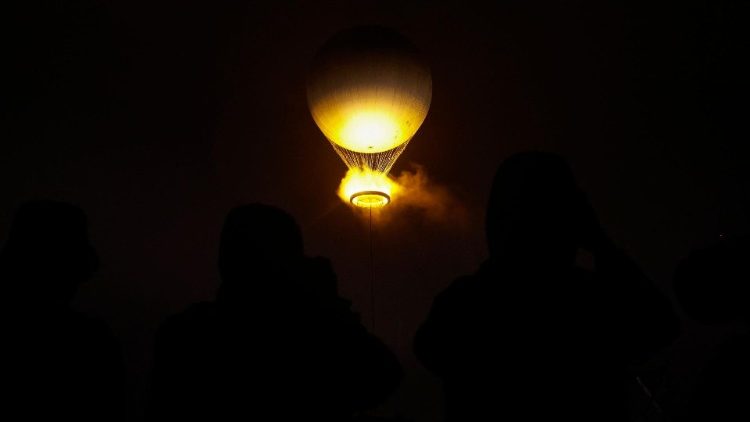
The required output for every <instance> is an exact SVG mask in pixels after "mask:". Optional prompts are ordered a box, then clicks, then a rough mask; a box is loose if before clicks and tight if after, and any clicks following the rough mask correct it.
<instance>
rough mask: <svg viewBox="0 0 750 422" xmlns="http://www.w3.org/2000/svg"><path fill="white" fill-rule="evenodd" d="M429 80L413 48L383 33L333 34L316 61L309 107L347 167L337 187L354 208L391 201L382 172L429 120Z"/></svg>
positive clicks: (373, 28)
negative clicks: (340, 184)
mask: <svg viewBox="0 0 750 422" xmlns="http://www.w3.org/2000/svg"><path fill="white" fill-rule="evenodd" d="M431 99H432V77H431V75H430V69H429V67H428V66H427V65H426V64H425V63H424V61H423V60H422V59H421V57H420V55H419V52H418V51H417V48H416V47H415V46H414V45H413V44H412V43H410V42H409V40H408V39H406V38H405V37H404V36H402V35H401V34H399V33H397V32H395V31H393V30H390V29H387V28H382V27H376V26H367V27H357V28H353V29H349V30H345V31H343V32H340V33H338V34H337V35H335V36H334V37H333V38H331V39H330V40H329V41H328V42H327V43H326V44H325V45H323V47H322V48H321V49H320V51H319V52H318V54H317V55H316V56H315V58H314V60H313V63H312V66H311V69H310V73H309V76H308V83H307V101H308V105H309V108H310V113H311V114H312V117H313V119H314V120H315V123H316V124H317V125H318V128H320V130H321V132H323V134H324V135H325V137H326V138H328V140H329V141H330V143H331V145H332V146H333V149H334V150H335V151H336V152H337V153H338V155H339V156H340V157H341V159H342V160H343V161H344V163H345V164H346V165H347V166H348V167H349V173H348V175H347V178H345V179H344V181H343V182H342V186H341V188H340V190H341V191H343V196H344V197H345V199H347V200H348V201H350V202H351V203H352V204H354V205H356V206H360V207H366V208H374V207H381V206H384V205H386V204H388V203H389V202H390V201H391V188H392V183H391V181H390V179H388V172H389V171H390V170H391V167H393V164H394V163H395V162H396V159H397V158H398V157H399V156H400V155H401V153H402V152H403V151H404V149H405V148H406V145H407V144H408V143H409V141H410V140H411V139H412V137H413V136H414V134H415V133H416V132H417V130H418V129H419V127H420V126H421V125H422V122H424V119H425V117H427V111H428V110H429V108H430V101H431Z"/></svg>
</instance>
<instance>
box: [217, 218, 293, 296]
mask: <svg viewBox="0 0 750 422" xmlns="http://www.w3.org/2000/svg"><path fill="white" fill-rule="evenodd" d="M303 256H304V248H303V244H302V234H301V232H300V229H299V227H298V226H297V223H296V222H295V221H294V219H293V218H292V217H291V216H290V215H289V214H287V213H286V212H284V211H282V210H280V209H278V208H275V207H271V206H268V205H262V204H250V205H244V206H241V207H237V208H235V209H233V210H232V211H231V212H230V213H229V215H228V216H227V218H226V220H225V222H224V228H223V229H222V232H221V244H220V246H219V271H220V272H221V278H222V282H223V284H224V285H227V284H229V285H233V284H239V285H246V284H249V283H253V282H254V281H257V282H259V283H262V282H263V280H258V279H259V278H260V279H263V278H267V277H268V276H271V277H279V276H285V275H286V274H287V273H288V271H290V270H291V269H292V268H296V266H297V265H298V264H299V262H300V260H301V259H302V258H303ZM256 287H262V286H256Z"/></svg>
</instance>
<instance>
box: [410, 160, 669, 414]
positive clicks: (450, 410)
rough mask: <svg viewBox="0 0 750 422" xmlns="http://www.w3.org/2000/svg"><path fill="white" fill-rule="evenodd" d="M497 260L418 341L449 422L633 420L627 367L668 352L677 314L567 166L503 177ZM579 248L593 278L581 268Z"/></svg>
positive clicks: (489, 226)
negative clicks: (588, 258) (614, 237)
mask: <svg viewBox="0 0 750 422" xmlns="http://www.w3.org/2000/svg"><path fill="white" fill-rule="evenodd" d="M486 231H487V242H488V246H489V252H490V258H489V259H488V260H487V261H486V262H485V263H484V264H483V265H482V266H481V268H480V269H479V271H478V272H477V273H475V274H473V275H470V276H465V277H461V278H459V279H458V280H456V281H454V282H453V283H452V284H451V285H450V286H449V287H448V288H447V289H446V290H445V291H443V292H442V293H440V294H439V295H438V296H437V297H436V298H435V301H434V303H433V306H432V309H431V311H430V314H429V316H428V319H427V320H426V321H425V323H424V324H423V325H422V326H421V327H420V329H419V330H418V332H417V335H416V338H415V352H416V354H417V357H418V358H419V359H420V361H421V362H422V363H423V364H424V365H425V367H427V368H428V369H429V370H431V371H432V372H433V373H435V374H436V375H437V376H439V377H440V378H441V379H442V380H443V383H444V389H445V393H446V411H447V416H448V419H449V420H458V421H474V420H514V421H537V420H552V419H554V420H565V421H567V420H571V421H598V422H601V421H618V420H624V419H625V414H626V409H625V400H626V397H625V396H626V393H625V386H626V382H627V377H628V374H627V371H626V366H627V365H628V364H629V363H630V362H632V361H633V360H636V359H643V358H645V357H647V356H648V355H649V353H651V352H653V351H654V350H655V349H657V348H659V347H661V346H664V345H666V344H668V343H669V342H670V341H671V340H672V339H673V338H674V336H675V335H676V332H677V330H678V328H677V327H678V324H677V319H676V317H675V316H674V314H673V311H672V309H671V306H670V305H669V303H668V302H667V301H666V299H665V298H664V297H662V295H660V294H659V292H658V291H657V290H656V289H655V288H654V287H653V286H652V285H651V283H650V282H649V281H648V280H647V279H646V278H645V277H644V276H643V274H642V273H641V272H640V271H639V270H638V269H637V268H636V266H635V265H634V264H633V263H632V262H631V261H630V260H629V259H628V258H627V257H626V256H625V255H624V254H623V253H622V252H620V251H619V250H618V249H617V248H616V247H615V246H614V245H613V244H612V242H611V241H610V240H609V239H608V238H607V237H606V236H605V235H604V233H603V231H602V229H601V228H600V226H599V224H598V222H597V219H596V217H595V214H594V212H593V209H592V208H591V206H590V205H589V204H588V202H587V201H586V199H585V196H584V195H583V193H582V192H581V191H580V190H579V189H578V187H577V186H576V183H575V180H574V178H573V175H572V172H571V171H570V169H569V168H568V166H567V164H566V163H565V162H564V161H563V159H562V158H560V157H558V156H556V155H552V154H546V153H537V152H532V153H522V154H517V155H515V156H512V157H511V158H509V159H507V160H506V161H505V162H504V163H503V164H502V165H501V166H500V168H499V169H498V171H497V173H496V176H495V179H494V183H493V186H492V192H491V196H490V201H489V206H488V210H487V221H486ZM578 249H584V250H586V251H588V252H590V253H591V254H592V255H593V258H594V264H595V270H594V271H588V270H584V269H582V268H579V267H577V266H576V255H577V251H578Z"/></svg>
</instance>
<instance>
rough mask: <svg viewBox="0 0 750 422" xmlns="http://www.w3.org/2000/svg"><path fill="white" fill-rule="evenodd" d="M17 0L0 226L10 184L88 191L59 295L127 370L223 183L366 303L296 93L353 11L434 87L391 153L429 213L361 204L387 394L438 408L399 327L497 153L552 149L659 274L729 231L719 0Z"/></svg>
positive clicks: (208, 221) (730, 9) (449, 255)
mask: <svg viewBox="0 0 750 422" xmlns="http://www.w3.org/2000/svg"><path fill="white" fill-rule="evenodd" d="M19 3H22V4H23V5H22V6H5V7H10V12H9V13H8V12H3V13H2V18H0V19H2V20H6V21H7V22H4V23H3V25H2V26H3V28H4V29H3V31H5V32H7V33H6V34H5V35H4V36H3V44H4V48H3V56H4V59H5V60H4V62H5V65H4V67H5V68H6V69H5V70H6V71H9V73H8V75H7V76H5V77H4V78H3V81H2V84H3V88H2V92H3V94H2V99H3V101H2V103H3V104H2V129H0V130H2V132H1V133H2V134H1V135H0V142H2V150H1V151H2V153H0V193H1V194H0V236H2V238H4V234H5V232H6V230H7V227H8V224H9V219H10V216H11V215H12V212H13V210H14V209H15V207H16V206H17V205H18V204H19V203H20V202H21V201H23V200H25V199H29V198H38V197H51V198H56V199H64V200H69V201H72V202H75V203H77V204H79V205H81V206H82V207H83V208H84V209H85V210H86V211H87V213H88V214H89V217H90V220H91V233H92V236H93V238H94V241H95V244H96V246H97V248H98V250H99V253H100V255H101V259H102V262H103V265H102V268H101V271H100V272H99V273H98V274H97V276H96V278H95V279H94V280H93V281H92V282H91V283H90V284H88V285H87V286H85V287H84V288H83V290H82V291H81V294H80V295H79V298H78V300H77V303H76V306H77V307H79V308H80V309H84V310H87V311H89V312H91V313H93V314H95V315H99V316H101V317H102V318H104V319H105V320H106V321H107V322H108V323H109V324H110V325H111V326H112V328H113V329H114V330H115V332H116V333H117V335H118V336H119V337H120V339H121V341H122V343H123V346H124V349H125V353H126V356H127V358H128V360H129V362H130V366H131V370H132V372H133V380H134V382H136V383H137V384H138V385H139V386H142V385H143V384H144V382H145V381H144V380H145V379H146V373H147V371H148V368H149V364H150V347H151V343H150V342H151V336H152V335H153V332H154V331H155V329H156V327H157V326H158V324H159V323H160V322H161V321H162V320H163V318H165V317H166V316H167V315H169V314H172V313H175V312H177V311H179V310H180V309H182V308H184V307H185V306H186V305H187V304H189V303H191V302H194V301H197V300H204V299H209V298H211V297H212V295H213V292H214V289H215V288H216V286H217V283H218V275H217V271H216V269H215V261H216V249H217V240H218V232H219V229H220V227H221V223H222V220H223V217H224V215H225V214H226V212H227V211H228V210H229V209H230V208H231V207H232V206H235V205H238V204H241V203H245V202H251V201H261V202H267V203H270V204H274V205H278V206H280V207H282V208H284V209H287V210H288V211H290V212H291V213H292V214H293V215H294V216H295V217H296V218H297V219H298V221H299V222H300V224H301V226H302V228H303V231H304V234H305V237H306V247H307V250H308V252H309V253H310V254H320V255H325V256H328V257H330V258H331V259H332V260H333V262H334V265H335V268H336V270H337V272H338V275H339V278H340V289H341V292H342V294H343V295H345V296H347V297H349V298H350V299H352V300H353V302H354V307H355V308H356V309H357V310H358V311H360V312H361V313H362V316H363V318H364V319H365V320H366V321H369V320H370V316H371V309H370V302H369V301H370V296H369V284H368V278H369V272H368V267H367V265H368V249H367V245H368V243H367V242H368V238H367V228H366V225H365V224H363V222H362V220H361V219H360V218H359V217H358V216H357V215H356V214H355V213H354V212H352V210H351V209H349V208H348V207H347V206H345V205H344V204H342V203H341V202H340V201H339V200H338V198H337V197H336V195H335V189H336V187H337V186H338V183H339V180H340V178H341V177H342V176H343V174H344V172H345V167H344V165H343V163H341V161H340V160H339V158H338V157H337V156H336V154H335V153H334V152H333V150H332V149H331V148H330V146H329V145H328V143H327V142H326V141H325V139H324V138H323V135H322V134H321V133H320V132H319V131H318V129H317V128H316V126H315V124H314V122H313V121H312V118H311V117H310V115H309V112H308V109H307V104H306V98H305V74H306V70H307V67H308V65H309V63H310V61H311V59H312V57H313V55H314V54H315V52H316V50H317V49H318V48H319V47H320V46H321V45H322V44H323V43H324V42H325V40H326V39H327V38H328V37H330V36H331V35H333V34H334V33H336V32H337V31H339V30H341V29H344V28H348V27H351V26H355V25H359V24H381V25H386V26H390V27H393V28H395V29H397V30H398V31H400V32H402V33H403V34H404V35H406V36H408V37H409V38H410V39H411V40H412V41H413V42H414V43H415V44H416V45H418V46H419V47H420V48H421V49H422V51H423V53H424V55H425V57H426V59H427V61H428V62H429V64H430V66H431V67H432V72H433V89H434V92H433V103H432V107H431V109H430V114H429V115H428V117H427V120H426V121H425V123H424V125H423V126H422V128H421V129H420V131H419V132H418V134H417V135H416V137H415V138H414V140H413V141H412V143H411V144H410V145H409V147H408V149H407V150H406V152H405V153H404V155H403V156H402V157H401V158H400V160H399V162H398V163H397V164H396V166H395V168H394V172H395V173H400V172H401V171H402V170H408V169H410V168H412V167H411V166H412V165H413V164H419V165H422V166H423V167H424V169H425V171H426V173H427V174H428V175H429V177H430V179H431V180H432V184H433V185H434V186H435V189H436V190H438V191H443V192H448V193H449V194H448V195H449V196H450V200H449V201H448V202H446V203H447V204H448V205H447V208H446V210H445V212H443V213H442V215H440V216H438V217H437V218H424V217H425V216H424V210H420V209H407V210H404V209H394V210H393V216H392V217H393V218H391V219H390V221H389V222H388V223H387V224H386V223H383V224H380V225H376V237H375V263H376V280H377V287H376V289H377V293H376V294H377V295H376V317H377V330H376V331H377V333H378V334H379V335H380V336H381V337H383V338H384V339H385V341H386V342H387V343H388V344H389V345H391V346H392V347H393V348H394V349H395V350H396V351H397V352H398V354H399V356H400V357H401V359H402V361H403V363H404V365H405V366H406V368H407V370H408V371H409V373H408V376H407V379H406V380H405V383H404V387H403V389H402V391H401V393H400V395H399V399H398V400H397V401H396V403H395V404H393V406H395V407H394V409H396V410H393V412H398V413H401V414H403V415H405V416H409V417H412V418H419V419H423V420H428V419H430V418H431V417H432V416H433V415H434V414H435V412H436V411H435V410H433V409H430V408H429V407H430V406H429V405H428V403H429V401H430V400H434V398H435V397H436V394H437V392H438V389H439V387H438V386H437V384H436V383H435V382H434V380H433V379H431V378H430V377H429V376H427V375H426V373H425V371H424V370H423V369H420V367H419V366H418V365H417V363H416V361H415V359H414V357H413V356H412V354H411V350H410V347H411V337H412V335H413V333H414V331H415V329H416V327H417V325H418V324H419V323H420V322H421V321H422V320H423V318H424V317H425V315H426V312H427V310H428V309H429V306H430V303H431V301H432V298H433V296H434V295H435V294H436V293H437V292H438V291H439V290H441V289H442V288H444V287H445V286H446V285H447V284H448V283H449V282H450V281H451V280H452V278H454V277H455V276H457V275H460V274H463V273H468V272H471V271H473V270H474V269H475V268H476V267H477V265H478V264H479V263H480V262H481V261H482V259H483V257H484V256H485V250H484V244H483V241H484V239H483V233H482V225H483V218H484V217H483V213H484V211H483V207H484V204H485V201H486V199H487V195H488V191H489V186H490V180H491V177H492V174H493V173H494V170H495V169H496V167H497V165H498V164H499V163H500V161H501V160H502V159H504V158H505V157H507V156H509V155H510V154H512V153H514V152H518V151H523V150H530V149H542V150H549V151H556V152H560V153H562V154H564V155H565V156H566V157H568V158H569V160H570V162H571V165H572V166H573V168H574V171H575V173H576V175H577V177H578V178H579V181H580V183H581V184H582V185H583V186H584V187H585V189H586V190H587V191H588V192H589V194H590V197H591V200H592V202H593V204H594V206H595V208H596V209H597V210H598V212H599V214H600V218H601V220H602V222H603V224H604V225H605V227H606V229H607V231H608V232H609V233H610V234H611V235H612V237H613V238H614V239H615V240H616V241H617V242H618V243H619V244H620V245H622V246H623V247H625V248H626V249H627V250H628V251H630V252H631V253H632V255H633V256H634V257H635V258H636V259H637V260H638V261H639V263H641V265H642V267H643V268H644V269H645V270H646V272H647V273H648V274H649V275H651V276H652V277H653V278H654V280H655V281H656V283H657V284H658V285H659V286H660V287H662V288H663V290H664V291H666V292H669V285H670V278H671V275H672V271H673V270H674V267H675V265H676V263H677V260H678V259H679V258H680V257H681V256H684V255H685V254H686V253H687V252H688V251H689V250H690V249H691V248H693V247H695V246H699V245H705V244H707V243H710V242H711V241H714V240H715V239H717V238H718V236H719V235H720V234H722V233H724V234H726V235H732V234H739V233H747V232H748V223H749V221H748V208H747V205H748V203H747V198H748V193H749V192H748V189H749V188H748V186H749V185H748V180H749V177H748V169H747V166H746V163H747V155H746V147H745V145H744V143H745V142H746V139H747V129H746V128H745V127H744V126H742V125H741V123H740V122H742V119H743V118H745V114H746V110H747V107H746V103H745V98H741V97H743V92H742V89H741V88H742V86H743V85H744V84H746V82H745V81H744V80H743V79H742V78H740V75H742V76H743V77H744V76H746V75H747V72H746V71H745V70H744V69H743V68H741V67H740V63H739V62H740V54H741V53H740V49H741V48H743V47H744V46H745V45H746V43H745V41H744V34H741V33H740V31H741V27H742V25H743V24H744V22H745V17H746V13H745V12H746V10H740V6H738V5H736V4H734V3H730V2H722V1H708V0H705V1H691V2H661V3H660V5H659V6H655V5H654V4H653V3H654V2H643V3H644V4H642V5H641V4H632V3H631V4H630V5H628V6H623V5H618V4H615V3H619V2H612V3H611V4H610V3H609V2H601V1H571V2H524V1H502V2H495V4H494V5H491V6H490V5H480V3H479V2H476V4H474V5H472V6H469V5H468V4H467V2H466V1H455V2H434V1H415V2H408V3H407V2H402V1H377V2H376V1H358V2H357V1H330V2H311V1H307V2H304V1H300V2H291V1H289V2H288V1H266V2H252V3H251V2H240V1H235V2H226V3H222V4H219V3H220V2H201V3H202V4H192V3H193V2H182V1H180V2H178V1H169V2H160V3H159V4H158V5H155V4H149V3H153V2H144V4H138V3H135V2H131V1H107V2H95V1H93V0H76V1H68V2H48V3H47V4H43V3H40V2H19ZM188 3H191V4H188ZM195 3H198V2H195ZM629 3H630V2H629ZM738 3H739V2H738ZM744 7H745V6H743V8H744ZM386 212H387V211H386ZM691 327H692V328H691V330H689V331H688V334H687V335H686V336H685V338H684V339H682V340H680V342H679V343H678V344H677V345H676V346H675V350H673V351H671V352H670V353H671V355H672V356H673V359H672V361H673V366H675V367H676V368H678V369H677V371H678V372H679V371H682V372H683V373H689V372H690V368H689V364H688V363H685V362H683V361H684V360H685V359H686V358H682V357H681V356H685V350H702V349H701V347H704V348H705V347H707V346H701V344H704V343H709V341H708V340H705V339H706V338H712V337H711V335H710V333H707V332H705V328H703V327H698V326H692V325H691ZM695 333H699V334H695ZM695 354H699V353H698V352H696V353H695ZM688 355H690V354H689V353H688ZM685 376H686V377H688V375H685Z"/></svg>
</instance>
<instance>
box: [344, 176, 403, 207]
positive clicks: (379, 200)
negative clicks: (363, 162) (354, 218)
mask: <svg viewBox="0 0 750 422" xmlns="http://www.w3.org/2000/svg"><path fill="white" fill-rule="evenodd" d="M398 192H399V185H398V184H397V183H396V182H395V181H393V179H391V178H390V177H388V175H387V174H385V173H382V172H379V171H375V170H370V169H361V168H352V169H349V171H347V172H346V176H344V178H343V179H341V185H339V191H338V194H339V197H340V198H341V199H342V200H344V201H345V202H347V203H350V204H352V205H354V206H357V207H362V208H380V207H384V206H386V205H388V204H389V203H390V202H391V201H392V200H393V198H394V196H397V195H398Z"/></svg>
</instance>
